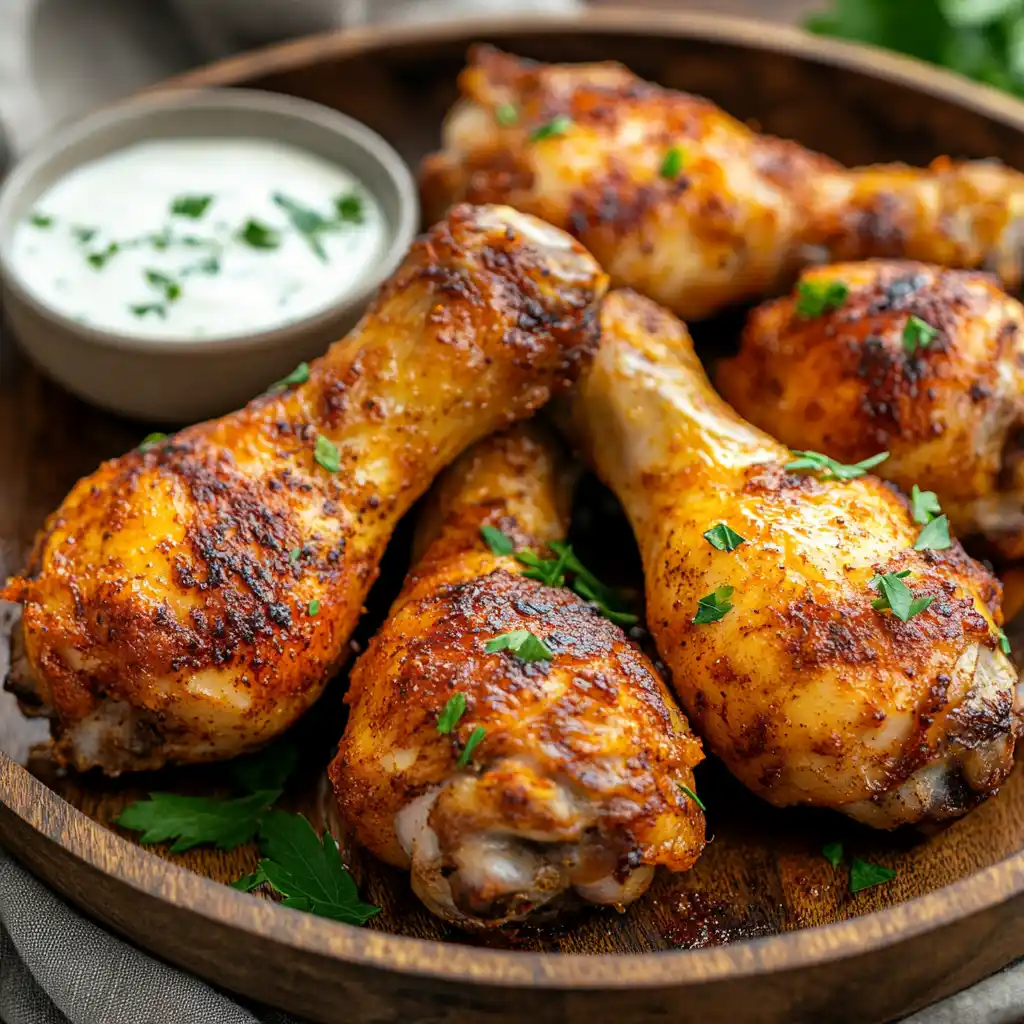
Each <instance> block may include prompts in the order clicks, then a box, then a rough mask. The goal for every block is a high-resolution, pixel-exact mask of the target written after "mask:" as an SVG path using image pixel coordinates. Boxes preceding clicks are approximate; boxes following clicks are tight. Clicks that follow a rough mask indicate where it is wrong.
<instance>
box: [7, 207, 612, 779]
mask: <svg viewBox="0 0 1024 1024" xmlns="http://www.w3.org/2000/svg"><path fill="white" fill-rule="evenodd" d="M603 290H604V277H603V275H602V274H601V272H600V270H599V268H598V267H597V265H596V264H595V262H594V261H593V259H592V258H591V257H590V256H589V254H587V253H586V252H585V251H584V250H583V249H582V248H581V247H579V246H578V245H576V244H575V243H573V242H572V241H571V240H570V239H568V238H567V237H566V236H565V235H563V234H561V233H558V232H555V231H554V230H553V229H551V228H550V227H548V226H547V225H542V224H540V223H539V222H537V221H534V220H532V219H531V218H527V217H523V216H522V215H521V214H517V213H515V212H514V211H510V210H506V209H502V208H478V209H473V208H470V207H466V206H463V207H459V208H458V209H456V210H454V211H453V212H452V214H451V216H450V217H449V219H448V221H447V222H444V223H441V224H439V225H437V226H436V227H435V228H434V229H433V230H432V231H431V232H430V233H429V234H428V235H427V236H425V237H424V238H423V239H421V240H420V241H419V242H417V243H416V244H415V245H414V247H413V249H412V250H411V252H410V255H409V256H408V258H407V259H406V261H405V263H404V264H403V266H402V267H401V268H400V269H399V271H398V272H397V273H396V274H395V276H394V277H393V278H392V280H391V281H390V282H388V283H387V284H386V285H385V287H384V288H383V289H382V291H381V293H380V295H379V297H378V299H377V300H376V302H375V304H374V306H373V307H372V309H371V310H370V311H369V312H368V314H367V315H366V317H364V319H363V321H362V322H361V323H360V325H359V326H358V327H357V328H356V329H355V330H354V331H353V332H352V334H350V335H349V337H348V338H346V339H344V340H342V341H340V342H338V343H337V344H336V345H334V346H333V347H332V348H331V350H330V351H329V353H328V354H327V355H326V356H325V357H323V358H322V359H320V360H318V361H317V362H315V363H314V364H313V365H312V366H311V367H310V376H309V381H308V382H307V383H304V384H301V385H299V386H297V387H292V388H289V389H283V390H277V391H272V392H271V393H269V394H267V395H264V396H262V397H260V398H257V399H256V400H254V401H253V402H252V403H250V405H249V406H248V407H246V408H245V409H243V410H241V411H239V412H237V413H234V414H232V415H229V416H226V417H224V418H223V419H220V420H215V421H211V422H208V423H202V424H198V425H197V426H194V427H190V428H188V429H186V430H183V431H181V432H180V433H179V434H176V435H175V436H174V437H173V438H171V439H170V440H168V441H166V442H162V443H159V444H157V445H155V446H154V447H153V448H152V449H151V450H149V451H147V452H141V451H134V452H130V453H128V454H127V455H124V456H122V457H121V458H119V459H115V460H113V461H111V462H108V463H105V464H104V465H103V466H101V467H100V468H99V469H98V470H97V471H96V472H95V473H93V474H92V475H91V476H89V477H86V478H85V479H83V480H81V481H79V483H78V484H76V485H75V487H74V488H73V489H72V491H71V493H70V494H69V495H68V497H67V499H66V500H65V501H64V503H63V504H62V506H61V507H60V509H58V510H57V511H56V512H55V513H54V514H53V515H52V516H51V517H50V519H49V520H48V522H47V524H46V526H45V528H44V529H43V531H42V532H41V534H40V536H39V538H38V540H37V543H36V546H35V551H34V554H33V556H32V560H31V565H30V568H29V571H28V573H27V574H26V576H25V577H23V578H16V579H13V580H11V581H10V583H9V584H8V586H7V588H6V589H5V590H4V591H2V596H4V597H6V598H7V599H10V600H16V601H20V602H21V603H22V604H23V616H22V626H23V630H24V635H23V638H22V640H19V647H20V649H21V650H22V653H23V654H24V657H21V658H20V659H19V660H18V662H17V664H16V666H15V678H14V679H13V686H14V687H15V688H16V689H17V690H18V691H19V692H21V693H22V694H23V695H24V696H25V697H26V699H27V700H29V701H30V702H32V703H34V704H36V705H41V706H42V708H43V709H44V710H49V711H50V712H51V713H52V715H53V716H54V718H55V722H54V732H55V735H56V736H57V739H58V742H57V745H56V754H57V757H58V758H59V759H60V760H63V761H66V762H72V763H74V764H76V765H77V766H78V767H80V768H85V767H89V766H91V765H99V766H101V767H103V768H104V769H105V770H107V771H109V772H118V771H122V770H126V769H134V768H152V767H156V766H159V765H160V764H163V763H164V762H166V761H203V760H210V759H215V758H222V757H229V756H233V755H235V754H238V753H240V752H242V751H244V750H246V749H250V748H253V747H255V746H258V745H259V744H261V743H263V742H265V741H266V740H268V739H270V738H271V737H272V736H274V735H275V734H277V733H279V732H280V731H282V730H283V729H284V728H286V727H287V726H288V725H290V724H291V723H292V722H294V721H295V720H296V718H298V717H299V715H301V714H302V712H303V711H305V710H306V709H307V708H308V707H309V706H310V704H312V703H313V701H314V700H315V699H316V698H317V696H318V695H319V694H320V692H321V691H322V689H323V687H324V685H325V684H326V682H327V680H328V678H329V677H330V675H331V673H332V672H333V671H334V670H335V669H336V668H337V666H338V664H339V662H340V660H341V658H342V657H343V653H344V651H345V645H346V641H347V640H348V637H349V635H350V633H351V631H352V628H353V626H354V625H355V622H356V620H357V618H358V616H359V614H360V609H361V606H362V602H363V598H364V596H365V594H366V592H367V590H368V588H369V586H370V584H371V583H372V581H373V579H374V577H375V576H376V573H377V564H378V561H379V559H380V556H381V554H382V552H383V549H384V546H385V544H386V543H387V540H388V537H389V536H390V533H391V530H392V528H393V527H394V524H395V523H396V522H397V520H398V518H399V517H400V516H401V515H402V514H403V513H404V512H405V511H406V509H408V508H409V506H410V505H411V504H412V502H413V501H414V500H415V499H416V498H417V497H418V496H419V495H420V494H421V493H422V492H423V491H424V490H425V489H426V488H427V486H428V485H429V483H430V482H431V480H432V479H433V477H434V475H435V474H436V473H437V472H438V471H439V470H440V469H441V468H442V467H443V466H444V465H445V464H446V463H448V462H449V461H450V460H451V459H452V458H454V457H455V456H456V455H457V454H458V453H459V451H461V450H462V449H463V448H465V447H466V446H467V445H468V444H470V443H472V442H473V441H474V440H476V439H477V438H478V437H481V436H483V435H485V434H487V433H489V432H491V431H492V430H494V429H496V428H498V427H500V426H503V425H505V424H507V423H509V422H511V421H513V420H515V419H517V418H519V417H521V416H524V415H527V414H529V413H530V412H531V411H532V410H533V409H535V408H537V407H538V406H540V405H542V404H543V403H544V402H545V401H547V399H548V397H549V396H550V395H551V393H552V392H554V391H557V390H559V389H561V388H563V387H565V386H566V385H567V384H568V383H569V382H570V381H571V380H572V379H573V378H574V377H575V376H576V374H577V373H578V372H579V369H580V366H581V363H582V360H583V359H584V358H585V357H586V356H587V354H588V352H589V351H590V350H591V348H592V347H593V345H594V342H595V336H596V307H597V300H598V298H599V297H600V295H601V293H602V292H603ZM318 439H320V443H321V445H322V444H323V442H324V441H329V442H330V445H329V446H328V452H327V455H328V460H327V461H328V462H330V454H331V449H332V448H333V450H334V451H336V453H337V458H338V462H339V468H338V471H337V472H330V471H329V470H328V469H327V468H325V467H324V466H323V465H322V461H323V460H322V459H321V460H318V459H317V457H316V451H317V447H316V446H317V442H318ZM22 641H23V642H22Z"/></svg>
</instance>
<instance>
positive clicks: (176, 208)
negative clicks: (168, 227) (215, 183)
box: [171, 196, 213, 220]
mask: <svg viewBox="0 0 1024 1024" xmlns="http://www.w3.org/2000/svg"><path fill="white" fill-rule="evenodd" d="M212 202H213V196H177V197H176V198H175V199H173V200H172V201H171V215H172V216H174V217H191V218H192V219H193V220H198V219H199V218H200V217H202V215H203V214H204V213H206V209H207V207H208V206H209V205H210V203H212Z"/></svg>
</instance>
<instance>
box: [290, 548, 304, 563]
mask: <svg viewBox="0 0 1024 1024" xmlns="http://www.w3.org/2000/svg"><path fill="white" fill-rule="evenodd" d="M301 557H302V548H292V549H291V551H289V552H288V561H289V562H297V561H298V560H299V559H300V558H301Z"/></svg>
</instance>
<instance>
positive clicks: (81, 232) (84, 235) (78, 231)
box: [71, 224, 97, 245]
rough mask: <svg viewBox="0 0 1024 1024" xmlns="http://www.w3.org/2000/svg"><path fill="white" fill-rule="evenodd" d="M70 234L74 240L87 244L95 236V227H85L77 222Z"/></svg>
mask: <svg viewBox="0 0 1024 1024" xmlns="http://www.w3.org/2000/svg"><path fill="white" fill-rule="evenodd" d="M71 234H72V235H74V238H75V241H76V242H78V243H80V244H81V245H88V244H89V243H90V242H91V241H92V240H93V239H94V238H95V237H96V235H97V230H96V228H87V227H83V226H82V225H81V224H77V225H75V227H73V228H72V229H71Z"/></svg>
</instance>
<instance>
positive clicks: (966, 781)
mask: <svg viewBox="0 0 1024 1024" xmlns="http://www.w3.org/2000/svg"><path fill="white" fill-rule="evenodd" d="M565 412H566V425H567V428H568V429H569V430H570V432H571V433H572V435H573V436H574V438H575V439H576V441H577V442H578V444H579V445H580V446H581V447H582V449H583V450H584V451H585V452H586V454H587V455H588V456H589V458H590V460H591V462H592V464H593V465H594V466H595V468H596V469H597V471H598V473H599V475H600V476H601V477H603V479H604V480H605V482H606V483H608V484H609V486H611V488H612V489H613V490H614V491H615V492H616V494H617V495H618V496H619V498H620V499H621V501H622V503H623V505H624V507H625V509H626V511H627V513H628V515H629V517H630V520H631V522H632V524H633V528H634V531H635V533H636V535H637V538H638V541H639V544H640V550H641V553H642V556H643V562H644V568H645V575H646V588H647V624H648V628H649V629H650V630H651V632H652V634H653V635H654V638H655V640H656V642H657V645H658V650H659V652H660V654H661V656H662V658H663V659H664V661H665V663H666V665H667V666H668V668H669V670H670V672H671V676H672V680H673V684H674V687H675V689H676V692H677V693H678V695H679V696H680V698H681V699H682V701H683V704H684V707H685V709H686V711H687V713H688V714H689V716H690V720H691V721H692V723H693V725H694V728H695V729H696V730H697V732H698V733H700V734H701V735H702V736H703V738H704V739H705V741H706V743H707V744H708V747H709V749H710V750H711V751H713V752H714V753H715V754H717V755H718V756H719V757H720V758H721V759H722V760H723V761H724V762H725V763H726V765H727V766H728V767H729V768H730V769H731V770H732V771H733V772H734V773H735V774H736V775H737V776H738V777H739V779H740V780H741V781H742V782H743V783H745V784H746V785H747V786H748V787H749V788H750V789H751V790H753V791H754V792H755V793H757V794H759V795H760V796H762V797H763V798H765V799H766V800H768V801H770V802H771V803H773V804H776V805H778V806H785V805H792V804H810V805H816V806H820V807H832V808H836V809H838V810H841V811H843V812H845V813H846V814H849V815H851V816H852V817H854V818H857V819H859V820H861V821H863V822H866V823H868V824H870V825H873V826H876V827H883V828H888V827H895V826H897V825H900V824H902V823H904V822H918V821H935V820H941V819H945V818H949V817H952V816H955V815H958V814H962V813H963V812H965V811H966V810H968V809H969V808H970V807H971V806H972V805H973V804H975V803H976V802H977V801H979V800H981V799H983V798H984V797H985V796H987V795H989V794H991V793H993V792H994V791H995V790H996V789H997V788H998V787H999V785H1000V784H1001V782H1002V781H1003V779H1004V778H1005V777H1006V775H1007V774H1008V772H1009V771H1010V769H1011V767H1012V764H1013V749H1014V742H1015V738H1016V735H1017V733H1018V730H1019V727H1020V722H1021V712H1022V704H1021V699H1022V697H1021V694H1020V692H1019V690H1018V684H1017V674H1016V672H1015V671H1014V669H1013V667H1012V665H1011V664H1010V662H1009V660H1008V658H1007V657H1006V656H1005V655H1004V654H1003V653H1002V651H1001V650H1000V645H999V641H998V631H997V627H998V623H999V620H1000V613H999V585H998V583H997V582H996V580H995V579H994V578H993V577H992V576H991V575H990V574H989V573H988V572H987V571H986V570H985V569H983V568H982V567H981V566H980V565H979V564H977V563H976V562H974V561H972V560H971V559H969V558H968V557H967V556H966V555H965V554H964V552H963V550H962V549H961V547H960V545H959V544H958V543H956V542H955V541H954V542H953V544H952V546H951V547H950V548H949V549H948V550H944V551H935V550H927V551H916V550H914V544H915V542H916V540H917V537H918V534H919V532H920V527H919V526H918V525H917V524H916V523H914V522H913V521H912V520H911V517H910V515H909V509H908V504H907V502H906V501H905V500H904V499H903V498H902V497H900V496H899V495H898V494H897V493H896V492H894V491H893V490H892V489H890V487H889V486H888V485H886V484H884V483H883V482H882V481H880V480H878V479H877V478H875V477H872V476H863V477H860V478H858V479H852V480H836V479H821V478H819V477H818V476H815V475H810V474H807V473H797V472H787V471H786V469H785V468H784V467H785V465H786V464H787V463H788V462H789V460H790V459H791V455H790V453H789V452H787V450H786V449H785V448H783V447H782V446H781V445H780V444H778V443H777V442H776V441H774V440H773V439H772V438H770V437H769V436H768V435H766V434H763V433H762V432H761V431H760V430H757V429H756V428H754V427H752V426H750V425H749V424H748V423H746V422H745V421H743V420H742V419H740V417H739V416H738V415H737V414H736V413H735V412H734V411H733V410H732V409H731V408H730V407H729V406H728V405H726V403H725V402H724V401H722V399H721V398H719V397H718V395H717V394H716V393H715V392H714V390H713V389H712V388H711V385H710V383H709V381H708V379H707V377H706V376H705V374H704V371H703V369H702V368H701V366H700V363H699V361H698V360H697V357H696V355H695V353H694V351H693V347H692V344H691V342H690V339H689V336H688V334H687V331H686V328H685V327H684V326H683V324H681V323H680V322H679V321H678V320H676V319H675V318H674V317H672V316H671V315H670V314H668V313H667V312H666V311H665V310H662V309H660V308H659V307H657V306H655V305H654V304H653V303H651V302H649V301H647V300H644V299H641V298H640V297H639V296H637V295H635V294H633V293H629V292H614V293H612V295H610V296H609V298H608V299H607V300H606V302H605V305H604V311H603V314H602V342H601V347H600V349H599V352H598V355H597V357H596V358H595V362H594V364H593V366H592V368H591V369H590V370H589V371H588V372H587V373H586V374H585V375H584V377H583V378H582V379H581V382H580V384H579V385H578V386H577V388H576V389H575V390H574V392H573V393H572V398H571V400H570V401H569V403H568V408H567V410H565ZM719 523H725V524H727V525H728V526H729V527H730V528H731V529H732V530H734V531H735V532H736V533H737V534H739V536H740V537H741V538H743V542H742V543H741V544H739V546H737V547H735V549H734V550H732V551H728V550H718V549H717V548H716V547H714V546H713V545H712V544H711V543H709V541H708V540H707V539H705V537H704V534H705V532H706V531H709V530H711V529H713V528H714V527H715V526H716V525H717V524H719ZM903 572H907V573H908V575H906V576H905V577H903V578H902V579H903V582H904V584H905V586H907V587H908V588H909V589H910V591H911V593H912V594H913V596H914V597H915V598H925V597H931V598H934V600H933V602H932V603H931V604H930V606H928V607H927V608H925V609H924V610H923V611H919V612H918V613H917V614H914V615H913V616H912V617H910V618H909V620H908V621H906V622H903V621H900V620H899V619H898V618H896V616H895V615H894V614H893V612H892V611H891V610H888V609H884V608H876V607H874V606H873V602H874V601H875V600H876V599H878V597H879V592H878V590H877V586H872V580H873V578H874V577H875V575H876V574H883V573H889V574H895V573H903ZM723 587H732V588H734V589H733V591H732V593H731V594H729V592H728V591H723V592H721V593H720V595H719V598H718V600H717V601H716V600H715V599H711V600H712V602H713V603H718V601H722V602H725V603H727V604H729V605H730V607H729V608H728V609H725V610H724V612H723V613H722V614H721V615H720V616H718V617H717V620H713V621H703V622H701V623H695V622H694V621H693V620H694V619H695V618H703V619H705V620H707V619H708V616H707V614H706V613H705V614H704V615H698V612H699V611H700V605H699V603H698V602H699V601H700V600H701V599H702V598H703V599H709V598H710V595H712V594H713V593H715V592H716V591H719V588H723ZM719 610H721V609H719Z"/></svg>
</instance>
